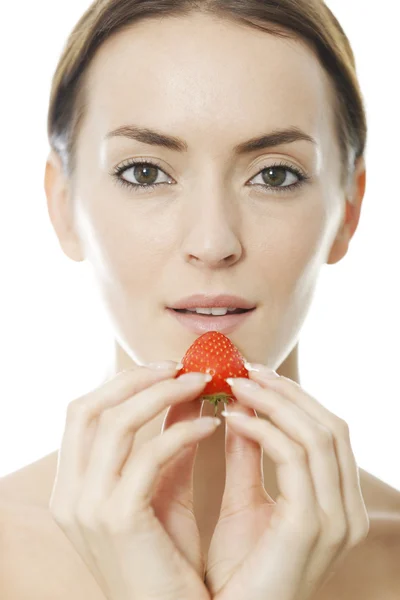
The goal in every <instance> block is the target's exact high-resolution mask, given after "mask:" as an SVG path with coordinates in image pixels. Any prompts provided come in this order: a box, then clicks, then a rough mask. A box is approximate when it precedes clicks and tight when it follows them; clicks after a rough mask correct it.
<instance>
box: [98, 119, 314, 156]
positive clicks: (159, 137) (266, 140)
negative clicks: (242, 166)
mask: <svg viewBox="0 0 400 600" xmlns="http://www.w3.org/2000/svg"><path fill="white" fill-rule="evenodd" d="M113 137H126V138H129V139H131V140H136V141H138V142H141V143H143V144H149V145H151V146H162V147H163V148H167V149H168V150H174V151H175V152H187V151H188V150H189V147H188V145H187V143H186V142H185V141H184V140H182V139H181V138H178V137H175V136H171V135H166V134H165V133H161V132H160V131H155V130H153V129H149V128H146V127H138V126H137V125H123V126H121V127H118V128H117V129H114V130H113V131H110V132H109V133H107V135H106V136H105V139H110V138H113ZM299 141H306V142H311V143H312V144H315V145H317V142H316V140H315V139H314V138H313V137H311V136H310V135H308V134H307V133H305V132H304V131H302V130H301V129H299V128H298V127H289V128H288V129H276V130H274V131H271V132H270V133H267V134H264V135H261V136H259V137H255V138H252V139H251V140H248V141H247V142H243V143H241V144H238V145H237V146H235V147H234V148H233V153H234V154H235V155H236V156H243V155H245V154H250V153H252V152H255V151H256V150H264V149H265V148H273V147H274V146H280V145H282V144H291V143H293V142H299Z"/></svg>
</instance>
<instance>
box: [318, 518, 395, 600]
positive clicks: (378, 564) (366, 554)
mask: <svg viewBox="0 0 400 600" xmlns="http://www.w3.org/2000/svg"><path fill="white" fill-rule="evenodd" d="M399 567H400V513H399V515H398V516H397V518H396V517H394V516H393V517H383V516H382V517H380V518H379V517H376V518H375V519H374V520H373V521H371V528H370V533H369V535H368V537H367V539H366V540H365V541H364V542H363V543H362V544H359V545H358V546H356V547H355V548H353V550H352V551H351V552H350V553H349V554H348V555H347V556H346V557H345V559H344V560H343V561H342V562H341V563H340V564H339V566H337V567H336V569H335V568H334V570H333V573H332V574H331V576H330V578H329V579H328V580H327V582H326V583H325V584H324V585H323V587H322V588H321V589H320V590H319V591H318V593H317V594H316V595H315V597H314V596H313V598H312V600H338V598H340V600H354V599H355V598H362V599H363V600H398V599H399V598H400V569H399Z"/></svg>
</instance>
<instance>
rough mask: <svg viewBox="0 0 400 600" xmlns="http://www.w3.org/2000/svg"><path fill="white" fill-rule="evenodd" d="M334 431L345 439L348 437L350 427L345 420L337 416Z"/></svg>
mask: <svg viewBox="0 0 400 600" xmlns="http://www.w3.org/2000/svg"><path fill="white" fill-rule="evenodd" d="M335 431H336V432H337V436H338V437H341V438H344V439H345V440H349V439H350V428H349V426H348V424H347V423H346V421H344V420H343V419H340V418H339V417H337V420H336V424H335Z"/></svg>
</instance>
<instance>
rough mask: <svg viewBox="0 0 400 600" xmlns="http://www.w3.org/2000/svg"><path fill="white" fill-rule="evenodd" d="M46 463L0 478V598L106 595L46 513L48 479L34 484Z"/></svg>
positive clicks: (66, 599)
mask: <svg viewBox="0 0 400 600" xmlns="http://www.w3.org/2000/svg"><path fill="white" fill-rule="evenodd" d="M46 463H48V460H47V457H45V459H42V460H41V461H39V462H38V463H33V464H32V465H28V466H27V467H24V468H23V469H21V470H19V471H16V472H15V473H12V474H10V475H8V476H6V477H3V478H0V555H1V557H2V559H1V561H0V598H7V600H21V599H22V598H29V599H30V600H55V599H57V600H70V599H71V598H74V599H76V600H84V599H85V600H105V598H104V595H103V594H102V592H101V591H100V589H99V587H98V585H97V583H96V581H95V579H94V577H93V576H92V574H91V573H90V571H89V570H88V568H87V567H86V565H85V564H84V562H83V560H82V559H81V557H80V556H79V554H78V553H77V552H76V550H75V548H74V547H73V546H72V544H71V543H70V541H69V540H68V538H67V537H66V536H65V535H64V533H63V532H62V530H61V529H60V528H59V527H58V525H57V524H56V523H55V521H54V520H53V518H52V516H51V514H50V511H49V508H48V507H49V500H50V495H51V490H52V485H46V486H44V487H42V488H40V487H39V486H38V485H37V483H38V482H40V481H42V479H41V475H42V473H41V472H40V470H41V469H43V468H44V469H47V468H48V467H49V465H48V464H46ZM35 484H36V485H35Z"/></svg>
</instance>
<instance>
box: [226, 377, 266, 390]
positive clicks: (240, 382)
mask: <svg viewBox="0 0 400 600" xmlns="http://www.w3.org/2000/svg"><path fill="white" fill-rule="evenodd" d="M225 381H226V382H227V383H228V384H229V385H230V386H231V387H235V386H239V387H244V388H250V389H252V390H257V389H260V387H261V386H260V385H259V384H258V383H257V382H256V381H253V380H252V379H246V378H245V377H227V378H226V379H225Z"/></svg>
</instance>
